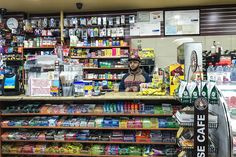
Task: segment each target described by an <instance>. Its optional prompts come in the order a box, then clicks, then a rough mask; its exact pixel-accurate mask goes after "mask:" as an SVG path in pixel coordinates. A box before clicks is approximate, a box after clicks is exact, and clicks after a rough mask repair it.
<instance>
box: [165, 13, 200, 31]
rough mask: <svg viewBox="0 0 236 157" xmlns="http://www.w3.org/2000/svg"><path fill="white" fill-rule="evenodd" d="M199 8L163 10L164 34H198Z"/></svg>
mask: <svg viewBox="0 0 236 157" xmlns="http://www.w3.org/2000/svg"><path fill="white" fill-rule="evenodd" d="M199 27H200V19H199V10H180V11H165V35H191V34H199V33H200V31H199Z"/></svg>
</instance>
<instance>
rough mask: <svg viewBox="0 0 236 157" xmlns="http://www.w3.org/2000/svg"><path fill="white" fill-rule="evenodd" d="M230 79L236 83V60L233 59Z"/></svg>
mask: <svg viewBox="0 0 236 157" xmlns="http://www.w3.org/2000/svg"><path fill="white" fill-rule="evenodd" d="M230 80H231V82H233V83H236V61H235V60H232V69H231V75H230Z"/></svg>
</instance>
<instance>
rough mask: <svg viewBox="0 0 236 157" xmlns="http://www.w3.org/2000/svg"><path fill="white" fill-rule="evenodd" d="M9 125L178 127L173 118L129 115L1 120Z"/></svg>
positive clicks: (4, 124)
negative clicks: (133, 116) (131, 116)
mask: <svg viewBox="0 0 236 157" xmlns="http://www.w3.org/2000/svg"><path fill="white" fill-rule="evenodd" d="M1 125H2V126H3V127H4V126H5V127H7V126H41V127H55V126H59V127H62V128H63V127H85V128H86V127H88V128H147V129H148V128H177V127H178V124H177V123H176V122H175V121H174V119H172V118H138V117H136V118H129V117H97V118H95V117H90V118H89V117H66V116H63V117H59V116H50V117H46V116H40V117H39V116H38V117H31V118H29V117H21V118H18V119H14V118H11V119H6V120H3V121H2V122H1Z"/></svg>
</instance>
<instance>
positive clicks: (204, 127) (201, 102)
mask: <svg viewBox="0 0 236 157" xmlns="http://www.w3.org/2000/svg"><path fill="white" fill-rule="evenodd" d="M194 157H208V101H207V100H206V99H205V98H203V97H200V98H198V99H196V100H195V102H194Z"/></svg>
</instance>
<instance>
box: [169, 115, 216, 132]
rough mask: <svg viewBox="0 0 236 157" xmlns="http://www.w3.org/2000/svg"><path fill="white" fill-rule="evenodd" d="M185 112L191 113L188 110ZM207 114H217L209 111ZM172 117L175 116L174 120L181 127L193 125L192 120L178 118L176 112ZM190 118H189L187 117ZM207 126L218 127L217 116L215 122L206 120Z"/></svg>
mask: <svg viewBox="0 0 236 157" xmlns="http://www.w3.org/2000/svg"><path fill="white" fill-rule="evenodd" d="M183 112H185V111H183ZM186 113H190V114H191V111H190V112H189V111H187V112H186ZM192 115H193V114H192ZM209 115H211V116H217V115H215V114H213V113H209ZM173 117H174V118H175V120H176V121H177V122H178V124H179V125H180V126H181V127H188V128H189V127H193V126H194V122H193V121H189V122H187V121H183V120H181V119H180V116H178V115H177V114H175V115H174V116H173ZM189 119H190V118H189ZM208 127H209V128H210V129H217V128H218V116H217V122H208Z"/></svg>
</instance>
